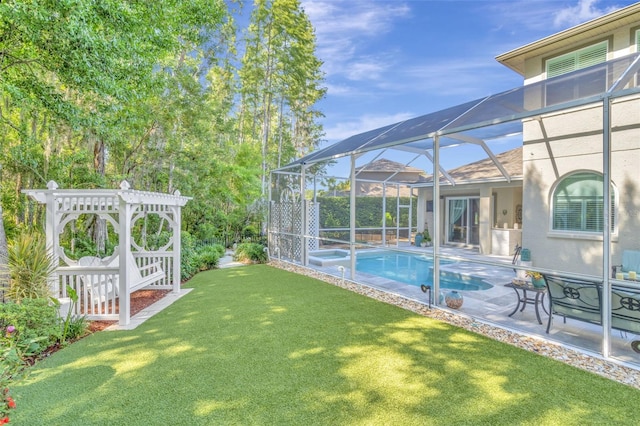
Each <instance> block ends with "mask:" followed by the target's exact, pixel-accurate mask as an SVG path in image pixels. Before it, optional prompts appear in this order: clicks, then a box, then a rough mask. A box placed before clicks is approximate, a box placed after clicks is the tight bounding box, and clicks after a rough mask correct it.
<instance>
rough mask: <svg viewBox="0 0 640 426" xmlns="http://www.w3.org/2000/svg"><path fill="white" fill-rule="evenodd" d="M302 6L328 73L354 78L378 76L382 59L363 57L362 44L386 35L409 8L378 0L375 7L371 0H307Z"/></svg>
mask: <svg viewBox="0 0 640 426" xmlns="http://www.w3.org/2000/svg"><path fill="white" fill-rule="evenodd" d="M302 7H303V8H304V10H305V12H306V14H307V16H309V19H310V21H311V23H312V25H313V26H314V28H315V32H316V43H317V53H318V56H319V57H320V58H322V60H323V61H324V65H323V69H324V71H325V72H326V73H327V76H329V77H330V76H332V75H346V76H347V78H349V79H352V80H359V79H363V78H374V79H375V78H377V77H378V76H379V72H378V71H379V69H380V65H379V63H382V61H377V60H376V59H375V58H372V57H370V56H369V57H362V56H361V55H362V54H361V51H362V46H363V45H366V44H368V43H369V42H371V41H373V40H375V39H376V38H381V37H384V34H386V33H387V32H388V31H390V30H391V29H392V28H393V26H394V25H395V24H396V22H397V20H398V19H401V18H403V17H405V16H407V14H408V13H409V10H410V9H409V7H408V6H406V5H405V4H404V3H400V2H388V3H387V2H377V3H375V7H372V3H371V2H370V1H356V0H346V1H336V0H334V1H326V0H325V1H318V0H307V1H303V2H302ZM376 64H378V65H376Z"/></svg>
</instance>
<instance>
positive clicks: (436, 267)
mask: <svg viewBox="0 0 640 426" xmlns="http://www.w3.org/2000/svg"><path fill="white" fill-rule="evenodd" d="M439 170H440V137H439V136H438V135H436V136H434V137H433V293H432V294H433V301H434V304H436V305H439V304H440V172H439Z"/></svg>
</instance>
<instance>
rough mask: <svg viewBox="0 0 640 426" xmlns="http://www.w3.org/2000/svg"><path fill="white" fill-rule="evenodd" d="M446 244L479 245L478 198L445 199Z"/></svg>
mask: <svg viewBox="0 0 640 426" xmlns="http://www.w3.org/2000/svg"><path fill="white" fill-rule="evenodd" d="M446 219H447V233H446V234H447V243H452V244H465V245H474V246H475V245H478V244H480V229H479V224H480V198H478V197H455V198H447V214H446Z"/></svg>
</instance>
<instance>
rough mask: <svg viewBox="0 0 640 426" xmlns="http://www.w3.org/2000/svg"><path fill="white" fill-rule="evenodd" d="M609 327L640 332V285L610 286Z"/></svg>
mask: <svg viewBox="0 0 640 426" xmlns="http://www.w3.org/2000/svg"><path fill="white" fill-rule="evenodd" d="M611 327H613V328H615V329H618V330H625V331H630V332H632V333H636V334H640V287H637V286H619V285H614V286H612V287H611Z"/></svg>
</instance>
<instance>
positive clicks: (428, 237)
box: [422, 229, 431, 247]
mask: <svg viewBox="0 0 640 426" xmlns="http://www.w3.org/2000/svg"><path fill="white" fill-rule="evenodd" d="M422 240H423V241H424V245H425V247H429V246H430V245H431V235H429V230H428V229H425V230H424V232H423V233H422Z"/></svg>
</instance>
